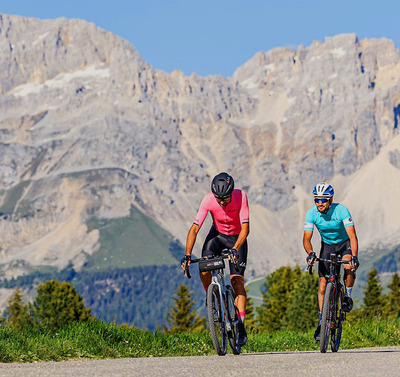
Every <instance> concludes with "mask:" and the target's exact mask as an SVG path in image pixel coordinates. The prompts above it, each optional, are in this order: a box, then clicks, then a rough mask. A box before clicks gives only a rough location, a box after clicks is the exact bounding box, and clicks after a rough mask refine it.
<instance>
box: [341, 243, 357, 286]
mask: <svg viewBox="0 0 400 377" xmlns="http://www.w3.org/2000/svg"><path fill="white" fill-rule="evenodd" d="M340 254H341V255H342V260H348V261H351V255H352V254H351V247H350V240H347V241H345V242H344V243H343V245H341V248H340ZM343 269H344V284H345V286H346V287H347V288H352V287H353V285H354V281H355V274H354V271H351V265H350V264H344V265H343Z"/></svg>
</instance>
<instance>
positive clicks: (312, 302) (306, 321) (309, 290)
mask: <svg viewBox="0 0 400 377" xmlns="http://www.w3.org/2000/svg"><path fill="white" fill-rule="evenodd" d="M318 284H319V279H318V276H317V274H312V275H311V276H310V274H309V273H308V272H303V273H302V275H301V277H300V279H299V280H298V281H297V283H296V285H295V287H294V289H293V291H292V292H291V294H290V297H289V302H288V309H287V315H286V324H287V328H288V329H290V330H308V329H310V328H313V327H315V326H317V325H318V299H317V294H318Z"/></svg>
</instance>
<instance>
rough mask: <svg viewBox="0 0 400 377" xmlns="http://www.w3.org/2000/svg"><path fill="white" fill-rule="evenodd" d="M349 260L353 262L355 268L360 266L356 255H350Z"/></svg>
mask: <svg viewBox="0 0 400 377" xmlns="http://www.w3.org/2000/svg"><path fill="white" fill-rule="evenodd" d="M351 260H352V262H353V263H354V266H355V267H356V268H358V267H360V262H359V261H358V258H357V257H355V256H352V257H351Z"/></svg>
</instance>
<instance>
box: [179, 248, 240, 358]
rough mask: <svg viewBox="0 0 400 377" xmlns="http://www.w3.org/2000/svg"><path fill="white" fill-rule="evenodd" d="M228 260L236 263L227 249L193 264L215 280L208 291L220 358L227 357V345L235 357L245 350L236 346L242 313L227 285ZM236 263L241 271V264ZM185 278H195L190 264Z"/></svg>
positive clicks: (209, 315)
mask: <svg viewBox="0 0 400 377" xmlns="http://www.w3.org/2000/svg"><path fill="white" fill-rule="evenodd" d="M227 258H230V259H231V260H232V261H233V260H234V259H233V255H232V252H231V251H230V250H228V249H224V250H223V251H222V253H221V255H219V256H214V257H211V258H207V257H203V258H198V259H192V260H191V263H199V270H200V272H205V271H211V275H212V280H211V284H210V285H209V286H208V290H207V316H208V324H209V327H210V332H211V338H212V341H213V344H214V348H215V350H216V351H217V354H218V355H219V356H224V355H226V353H227V349H228V346H227V343H229V346H230V348H231V350H232V353H233V354H234V355H239V354H240V351H241V346H240V345H238V344H237V343H236V341H237V334H238V328H237V326H238V324H239V310H238V308H237V307H236V304H235V292H234V290H233V288H232V287H231V286H230V285H227V284H225V274H224V268H225V262H224V259H227ZM233 263H234V266H235V269H237V264H236V263H235V262H233ZM184 274H186V276H187V277H188V278H189V279H190V278H191V275H190V271H189V266H188V265H187V262H186V263H185V266H184Z"/></svg>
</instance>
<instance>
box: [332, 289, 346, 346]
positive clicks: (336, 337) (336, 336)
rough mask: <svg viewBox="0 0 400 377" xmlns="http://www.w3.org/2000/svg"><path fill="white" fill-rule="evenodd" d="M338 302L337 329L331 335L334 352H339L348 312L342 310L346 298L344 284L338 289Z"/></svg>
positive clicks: (336, 313)
mask: <svg viewBox="0 0 400 377" xmlns="http://www.w3.org/2000/svg"><path fill="white" fill-rule="evenodd" d="M338 290H339V292H338V303H337V306H336V312H335V322H336V326H335V331H333V332H332V335H331V349H332V352H337V351H338V350H339V346H340V340H341V338H342V329H343V321H344V319H345V317H346V314H345V313H344V312H343V310H342V306H343V298H344V289H343V286H342V285H340V288H339V289H338Z"/></svg>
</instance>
